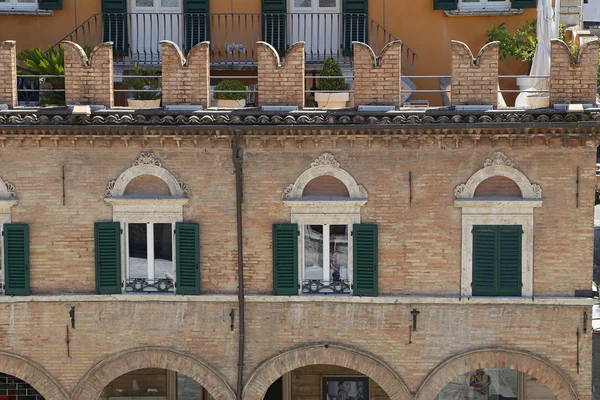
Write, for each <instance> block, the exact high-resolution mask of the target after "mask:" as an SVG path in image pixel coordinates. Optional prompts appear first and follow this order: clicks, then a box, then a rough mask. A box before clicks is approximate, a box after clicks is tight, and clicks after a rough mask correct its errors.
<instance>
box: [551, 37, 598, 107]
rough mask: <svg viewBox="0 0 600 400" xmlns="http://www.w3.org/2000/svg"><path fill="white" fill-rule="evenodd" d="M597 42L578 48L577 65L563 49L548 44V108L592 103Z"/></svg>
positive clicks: (560, 45)
mask: <svg viewBox="0 0 600 400" xmlns="http://www.w3.org/2000/svg"><path fill="white" fill-rule="evenodd" d="M597 68H598V40H593V41H590V42H587V43H584V44H583V45H582V46H581V47H580V48H579V54H578V56H577V62H575V63H574V62H573V57H572V56H571V52H570V51H569V48H568V47H567V45H566V44H565V43H564V42H562V41H560V40H556V39H555V40H552V45H551V52H550V105H551V106H552V105H553V104H557V103H583V104H595V103H596V84H597V83H596V74H597Z"/></svg>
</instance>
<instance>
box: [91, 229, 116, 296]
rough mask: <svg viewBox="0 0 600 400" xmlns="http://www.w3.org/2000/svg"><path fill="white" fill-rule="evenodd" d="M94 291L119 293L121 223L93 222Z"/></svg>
mask: <svg viewBox="0 0 600 400" xmlns="http://www.w3.org/2000/svg"><path fill="white" fill-rule="evenodd" d="M94 240H95V241H94V244H95V246H94V247H95V251H96V292H97V293H98V294H118V293H121V224H120V223H118V222H95V223H94Z"/></svg>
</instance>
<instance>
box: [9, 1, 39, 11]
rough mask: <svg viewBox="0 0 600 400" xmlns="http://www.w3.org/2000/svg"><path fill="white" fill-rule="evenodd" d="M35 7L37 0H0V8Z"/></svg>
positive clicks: (26, 8) (35, 8)
mask: <svg viewBox="0 0 600 400" xmlns="http://www.w3.org/2000/svg"><path fill="white" fill-rule="evenodd" d="M37 8H38V2H37V0H0V10H15V11H34V10H37Z"/></svg>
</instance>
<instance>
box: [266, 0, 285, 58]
mask: <svg viewBox="0 0 600 400" xmlns="http://www.w3.org/2000/svg"><path fill="white" fill-rule="evenodd" d="M262 13H263V15H262V35H263V37H262V40H263V41H265V42H267V43H269V44H270V45H271V46H273V47H274V48H275V50H277V52H278V53H279V55H280V56H283V55H284V54H285V52H286V50H287V41H286V35H285V32H286V28H285V27H286V21H287V15H286V13H287V1H286V0H262Z"/></svg>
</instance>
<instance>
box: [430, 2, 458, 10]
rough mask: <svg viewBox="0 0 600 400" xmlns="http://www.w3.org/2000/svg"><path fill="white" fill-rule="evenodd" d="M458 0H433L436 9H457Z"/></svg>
mask: <svg viewBox="0 0 600 400" xmlns="http://www.w3.org/2000/svg"><path fill="white" fill-rule="evenodd" d="M457 8H458V0H433V9H434V10H456V9H457Z"/></svg>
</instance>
